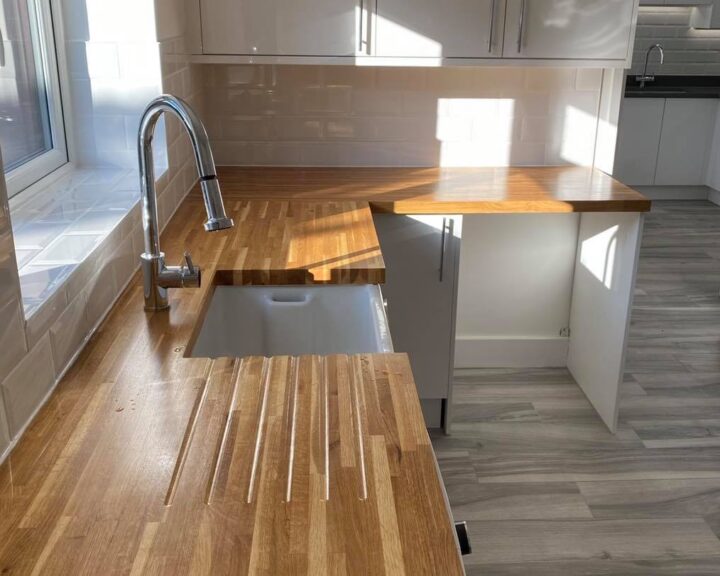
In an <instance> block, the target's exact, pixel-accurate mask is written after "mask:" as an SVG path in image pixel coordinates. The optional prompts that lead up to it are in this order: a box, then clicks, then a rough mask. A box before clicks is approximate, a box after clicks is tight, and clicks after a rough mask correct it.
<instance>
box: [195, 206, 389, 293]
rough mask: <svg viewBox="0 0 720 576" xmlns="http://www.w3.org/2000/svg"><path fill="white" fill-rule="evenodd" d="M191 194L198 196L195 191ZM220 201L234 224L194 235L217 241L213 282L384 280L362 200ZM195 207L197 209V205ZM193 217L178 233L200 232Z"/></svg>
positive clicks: (312, 282)
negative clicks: (223, 229)
mask: <svg viewBox="0 0 720 576" xmlns="http://www.w3.org/2000/svg"><path fill="white" fill-rule="evenodd" d="M192 198H193V199H195V201H196V202H199V199H198V195H197V192H194V193H193V196H192ZM225 205H226V209H227V210H228V213H230V214H231V215H232V217H233V219H234V220H235V227H234V228H232V229H231V230H229V231H227V232H221V233H215V234H210V235H207V237H205V238H198V240H199V241H203V242H206V243H209V244H217V246H218V251H219V254H218V256H217V257H216V258H214V259H213V260H214V261H215V262H216V265H215V268H216V273H215V282H216V283H219V284H235V285H240V284H325V283H333V284H350V283H355V284H382V283H383V282H384V281H385V264H384V262H383V258H382V254H381V252H380V243H379V241H378V237H377V234H376V233H375V225H374V224H373V219H372V214H371V213H370V208H369V206H368V204H367V203H366V202H356V201H352V200H350V201H347V200H339V201H323V202H313V201H292V202H286V201H280V202H277V201H264V200H253V201H249V200H246V199H242V198H237V197H235V198H233V197H230V196H227V197H226V198H225ZM197 210H198V213H199V214H200V215H202V213H203V208H202V206H201V205H198V207H197ZM196 220H197V219H190V220H188V221H187V226H186V229H185V230H184V231H183V232H182V234H183V235H187V236H192V237H194V236H195V235H197V234H204V233H203V231H202V225H200V228H198V223H197V221H196ZM216 236H217V237H219V238H216ZM218 240H220V241H218Z"/></svg>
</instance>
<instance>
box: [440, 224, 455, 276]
mask: <svg viewBox="0 0 720 576" xmlns="http://www.w3.org/2000/svg"><path fill="white" fill-rule="evenodd" d="M454 232H455V220H453V219H452V218H443V223H442V239H441V240H440V242H441V246H440V282H444V281H445V254H446V252H447V242H448V236H450V237H452V235H453V234H454Z"/></svg>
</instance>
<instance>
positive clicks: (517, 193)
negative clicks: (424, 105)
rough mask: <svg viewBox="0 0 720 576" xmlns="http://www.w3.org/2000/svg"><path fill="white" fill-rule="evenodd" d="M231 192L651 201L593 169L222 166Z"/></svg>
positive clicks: (398, 205)
mask: <svg viewBox="0 0 720 576" xmlns="http://www.w3.org/2000/svg"><path fill="white" fill-rule="evenodd" d="M219 177H220V180H221V182H222V186H223V192H224V194H225V195H226V196H230V197H242V198H264V199H269V198H273V199H287V198H291V199H304V200H333V201H337V200H341V199H342V200H356V201H363V202H370V204H371V206H372V209H373V210H374V211H377V212H393V213H397V214H484V213H499V214H500V213H523V212H542V213H557V212H645V211H647V210H649V209H650V200H648V199H647V198H645V197H644V196H642V195H641V194H640V193H638V192H636V191H635V190H632V189H630V188H628V187H627V186H625V185H624V184H621V183H620V182H618V181H617V180H614V179H613V178H612V177H610V176H608V175H607V174H605V173H603V172H601V171H599V170H596V169H594V168H585V167H578V166H553V167H514V168H275V167H273V168H241V167H221V168H220V171H219Z"/></svg>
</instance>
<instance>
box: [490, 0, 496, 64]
mask: <svg viewBox="0 0 720 576" xmlns="http://www.w3.org/2000/svg"><path fill="white" fill-rule="evenodd" d="M496 2H497V0H492V2H491V4H490V38H488V52H490V53H491V54H492V51H493V44H494V43H495V38H494V36H495V3H496Z"/></svg>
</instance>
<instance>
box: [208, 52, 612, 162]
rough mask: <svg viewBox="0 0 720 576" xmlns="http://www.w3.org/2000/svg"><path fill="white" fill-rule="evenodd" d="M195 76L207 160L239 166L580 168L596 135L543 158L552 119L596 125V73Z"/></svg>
mask: <svg viewBox="0 0 720 576" xmlns="http://www.w3.org/2000/svg"><path fill="white" fill-rule="evenodd" d="M204 75H205V79H206V82H205V88H204V92H203V96H204V98H205V104H206V105H205V119H206V121H207V123H208V125H209V127H210V136H211V140H212V142H213V149H214V151H215V156H216V159H217V161H218V163H220V164H240V165H242V164H259V165H271V164H291V165H292V164H301V165H302V164H307V165H320V166H332V165H351V166H356V165H379V166H392V165H409V166H422V165H437V164H439V163H444V164H446V165H452V166H463V165H468V166H480V165H482V166H493V165H498V163H499V165H504V164H543V163H545V162H546V161H547V159H548V158H552V159H557V160H558V161H561V162H563V163H567V162H576V163H580V164H583V165H589V164H591V163H592V157H593V153H594V140H595V138H594V131H595V128H592V129H591V130H590V132H587V131H586V132H584V133H583V138H584V139H586V141H587V142H590V146H588V145H587V144H584V145H583V146H582V147H580V148H578V149H576V152H575V153H573V154H572V155H569V154H566V155H564V156H563V155H561V154H550V155H548V154H547V149H548V148H550V149H553V147H554V148H558V149H559V148H560V147H562V143H563V142H562V141H563V139H564V138H566V135H565V133H564V132H562V131H561V132H560V134H559V135H558V133H557V124H558V122H559V120H558V118H561V119H564V118H565V117H566V116H567V117H571V118H575V116H576V115H577V114H589V115H592V116H593V117H594V116H596V115H597V110H598V106H599V102H600V90H601V86H602V71H601V70H575V69H572V68H570V69H548V68H537V69H534V68H514V69H508V68H352V67H333V66H244V65H212V66H206V67H205V68H204ZM560 123H561V125H564V124H563V122H562V121H560ZM558 139H559V140H560V143H559V144H555V142H556V141H557V140H558ZM565 148H567V146H565ZM565 156H568V157H572V160H565V159H564V157H565Z"/></svg>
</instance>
